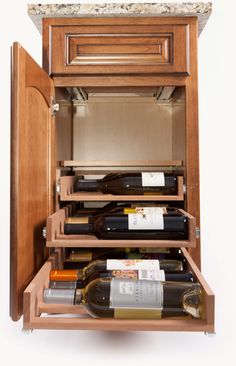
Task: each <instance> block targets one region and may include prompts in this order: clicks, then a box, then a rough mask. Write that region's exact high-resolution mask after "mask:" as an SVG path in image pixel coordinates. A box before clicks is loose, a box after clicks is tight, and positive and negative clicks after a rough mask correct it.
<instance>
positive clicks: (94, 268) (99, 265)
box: [49, 259, 183, 282]
mask: <svg viewBox="0 0 236 366" xmlns="http://www.w3.org/2000/svg"><path fill="white" fill-rule="evenodd" d="M127 270H129V271H130V275H131V274H132V275H133V276H136V278H137V274H138V275H139V277H138V278H139V279H141V278H143V277H144V276H145V279H147V278H151V279H156V280H158V279H159V272H160V270H165V271H166V272H179V271H183V264H182V262H181V261H177V260H171V259H169V260H160V261H159V260H156V259H154V260H146V259H144V260H137V259H135V260H133V259H132V260H129V259H122V260H116V259H115V260H114V259H108V260H103V261H102V260H95V261H93V262H91V263H89V264H88V265H87V266H86V267H84V268H83V269H77V270H73V269H71V270H70V269H68V270H65V269H64V270H63V269H62V270H61V269H54V270H51V271H50V276H49V277H50V281H78V280H83V281H84V280H86V281H87V282H90V281H92V280H93V279H94V278H97V277H100V276H101V275H102V274H104V273H105V274H106V275H103V276H108V277H114V276H115V275H116V276H118V275H119V274H120V275H121V274H122V271H127ZM118 271H119V272H118ZM137 271H139V272H137Z"/></svg>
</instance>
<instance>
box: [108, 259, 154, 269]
mask: <svg viewBox="0 0 236 366" xmlns="http://www.w3.org/2000/svg"><path fill="white" fill-rule="evenodd" d="M118 269H119V270H121V271H125V270H139V269H148V270H159V269H160V262H159V260H158V259H107V270H108V271H112V270H118Z"/></svg>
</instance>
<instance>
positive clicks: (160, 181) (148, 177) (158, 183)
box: [141, 172, 165, 187]
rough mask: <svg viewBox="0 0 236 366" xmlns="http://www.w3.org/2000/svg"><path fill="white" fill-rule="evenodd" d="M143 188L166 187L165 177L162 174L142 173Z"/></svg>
mask: <svg viewBox="0 0 236 366" xmlns="http://www.w3.org/2000/svg"><path fill="white" fill-rule="evenodd" d="M141 175H142V186H143V187H164V186H165V175H164V173H162V172H158V173H141Z"/></svg>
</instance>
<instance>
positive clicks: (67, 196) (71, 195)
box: [60, 176, 184, 202]
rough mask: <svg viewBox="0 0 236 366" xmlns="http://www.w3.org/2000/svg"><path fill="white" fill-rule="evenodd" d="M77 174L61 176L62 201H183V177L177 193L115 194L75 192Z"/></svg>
mask: <svg viewBox="0 0 236 366" xmlns="http://www.w3.org/2000/svg"><path fill="white" fill-rule="evenodd" d="M75 179H76V177H75V176H63V177H61V178H60V200H61V201H85V202H86V201H102V202H107V201H109V202H111V201H183V200H184V193H183V177H182V176H178V177H177V180H178V194H177V195H155V194H148V195H131V196H130V195H113V194H103V193H101V192H83V191H81V192H74V182H75Z"/></svg>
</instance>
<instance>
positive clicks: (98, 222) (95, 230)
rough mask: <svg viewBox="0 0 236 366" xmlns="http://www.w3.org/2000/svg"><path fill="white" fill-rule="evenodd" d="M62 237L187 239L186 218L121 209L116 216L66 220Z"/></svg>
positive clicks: (150, 209) (145, 209) (152, 210)
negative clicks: (89, 235) (72, 235)
mask: <svg viewBox="0 0 236 366" xmlns="http://www.w3.org/2000/svg"><path fill="white" fill-rule="evenodd" d="M64 233H65V234H66V235H70V234H92V235H95V236H96V237H97V238H99V239H111V240H112V239H140V240H141V239H153V240H158V239H167V240H168V239H170V240H178V239H180V240H184V239H187V237H188V218H187V217H186V216H185V215H183V214H182V213H181V212H179V211H177V210H175V211H173V210H172V211H171V210H168V209H167V210H166V209H163V208H161V207H140V208H135V209H124V210H123V213H121V212H119V214H112V213H110V214H103V215H96V216H93V217H69V218H67V219H66V220H65V224H64Z"/></svg>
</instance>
